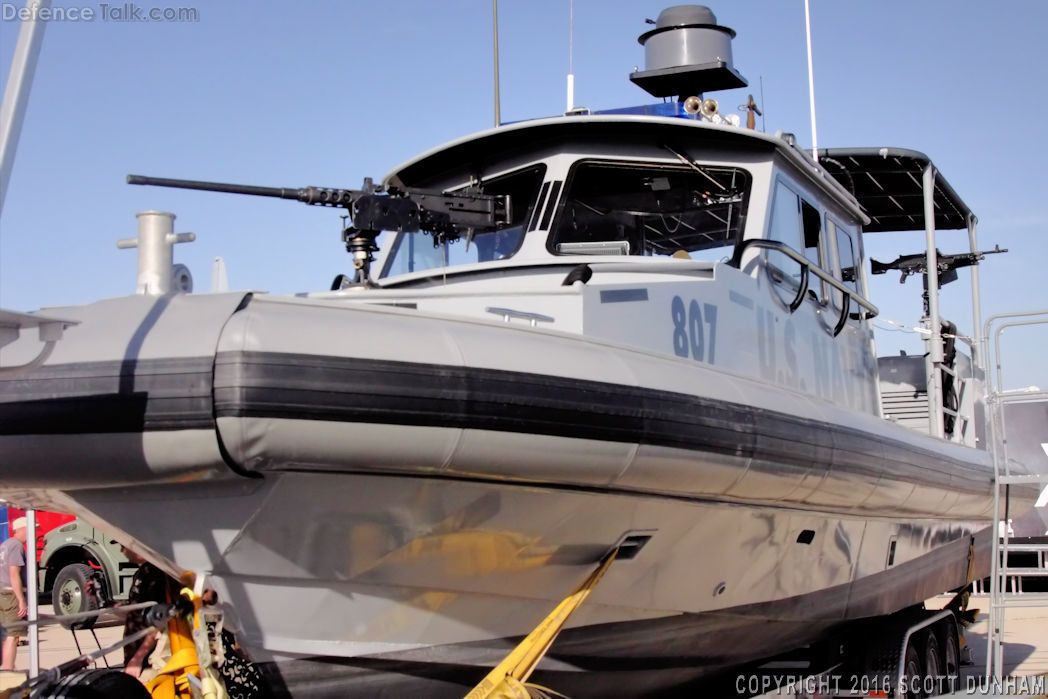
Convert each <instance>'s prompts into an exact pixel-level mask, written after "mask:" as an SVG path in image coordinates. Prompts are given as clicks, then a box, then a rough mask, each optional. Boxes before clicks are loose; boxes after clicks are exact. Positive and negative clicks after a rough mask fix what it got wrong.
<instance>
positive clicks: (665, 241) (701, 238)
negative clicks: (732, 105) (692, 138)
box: [548, 161, 751, 261]
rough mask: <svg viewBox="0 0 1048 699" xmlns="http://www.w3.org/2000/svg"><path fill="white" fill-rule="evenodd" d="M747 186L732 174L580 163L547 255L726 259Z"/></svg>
mask: <svg viewBox="0 0 1048 699" xmlns="http://www.w3.org/2000/svg"><path fill="white" fill-rule="evenodd" d="M750 181H751V177H750V174H749V173H748V172H746V171H745V170H742V169H740V168H735V167H720V166H707V165H700V164H696V165H695V166H694V167H678V166H668V165H637V164H625V163H607V162H592V161H590V162H582V163H578V164H577V165H575V167H574V168H573V169H572V172H571V174H570V175H569V177H568V182H567V187H566V189H565V194H564V197H563V199H562V203H561V205H560V207H559V211H558V214H557V218H556V220H555V221H554V224H553V228H552V233H551V235H550V237H549V243H548V247H549V250H550V252H552V253H553V254H555V255H599V254H608V255H646V256H676V257H688V258H691V259H701V260H711V261H719V260H724V259H725V258H728V257H730V256H731V254H732V252H733V249H734V246H735V243H736V242H737V241H738V239H739V233H740V231H741V230H742V224H743V220H744V218H745V214H746V202H747V198H748V195H749V190H750Z"/></svg>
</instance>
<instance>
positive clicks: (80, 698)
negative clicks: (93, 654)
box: [34, 669, 149, 699]
mask: <svg viewBox="0 0 1048 699" xmlns="http://www.w3.org/2000/svg"><path fill="white" fill-rule="evenodd" d="M34 696H39V697H41V698H42V699H107V698H108V697H121V698H122V699H148V698H149V690H147V689H146V688H145V685H143V684H142V683H141V682H139V681H138V680H137V679H135V678H134V677H132V676H131V675H128V674H125V673H123V672H120V671H119V670H109V669H97V670H82V671H80V672H77V673H74V674H72V675H69V676H68V677H65V678H63V679H62V680H61V681H60V682H59V683H58V684H57V685H55V686H54V687H51V688H49V689H46V690H44V691H43V692H42V693H40V694H34Z"/></svg>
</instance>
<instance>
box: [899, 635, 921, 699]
mask: <svg viewBox="0 0 1048 699" xmlns="http://www.w3.org/2000/svg"><path fill="white" fill-rule="evenodd" d="M913 641H914V639H913V638H912V637H911V638H910V642H909V643H907V644H906V661H905V676H904V677H903V681H904V682H905V683H906V684H905V686H904V687H902V689H903V690H904V691H903V692H901V693H900V692H898V691H897V692H896V693H895V695H896V696H902V697H905V699H923V698H924V692H922V691H921V687H922V680H923V679H924V672H923V671H922V668H921V657H920V655H919V654H918V653H917V648H916V647H914V643H913Z"/></svg>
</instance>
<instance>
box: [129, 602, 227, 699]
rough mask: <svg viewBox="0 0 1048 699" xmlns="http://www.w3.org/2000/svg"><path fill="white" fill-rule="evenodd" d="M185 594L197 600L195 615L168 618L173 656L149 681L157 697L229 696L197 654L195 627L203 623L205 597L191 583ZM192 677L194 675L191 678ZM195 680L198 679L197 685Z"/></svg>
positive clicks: (198, 698) (207, 698)
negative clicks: (195, 590) (202, 612)
mask: <svg viewBox="0 0 1048 699" xmlns="http://www.w3.org/2000/svg"><path fill="white" fill-rule="evenodd" d="M181 596H182V597H185V598H186V599H188V600H189V601H190V602H192V603H193V614H192V617H189V618H187V617H183V616H176V617H173V618H172V619H171V621H169V622H168V627H167V628H168V638H169V640H170V643H171V659H170V660H168V661H167V663H166V664H165V665H164V667H163V668H162V669H161V670H160V674H158V675H157V676H156V677H154V678H153V679H152V680H150V681H149V682H148V683H147V684H146V689H148V690H149V693H150V695H151V696H152V697H153V699H201V698H202V699H218V697H224V696H226V694H225V690H224V688H220V687H218V686H217V685H216V683H215V680H214V678H213V677H211V676H210V675H211V674H213V673H209V672H204V671H202V670H203V668H202V663H201V661H200V657H199V656H198V655H197V645H196V641H195V640H194V638H193V630H194V629H198V628H199V626H200V606H201V604H202V600H201V598H200V596H199V595H197V594H195V593H194V592H193V591H192V590H191V589H189V588H188V587H186V588H183V589H182V591H181ZM190 677H192V679H190ZM194 680H195V681H196V682H195V684H196V686H194Z"/></svg>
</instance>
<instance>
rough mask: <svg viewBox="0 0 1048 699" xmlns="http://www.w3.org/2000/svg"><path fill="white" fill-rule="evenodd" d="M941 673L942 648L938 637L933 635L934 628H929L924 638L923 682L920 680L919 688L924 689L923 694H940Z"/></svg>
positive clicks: (934, 695)
mask: <svg viewBox="0 0 1048 699" xmlns="http://www.w3.org/2000/svg"><path fill="white" fill-rule="evenodd" d="M942 674H943V660H942V649H941V648H940V646H939V639H938V638H937V637H936V636H935V633H934V630H933V629H929V630H928V633H927V636H926V638H925V639H924V676H923V678H922V679H923V682H921V689H922V690H923V691H924V693H925V696H929V697H936V696H939V695H940V694H942V687H941V686H940V681H941V679H942Z"/></svg>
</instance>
